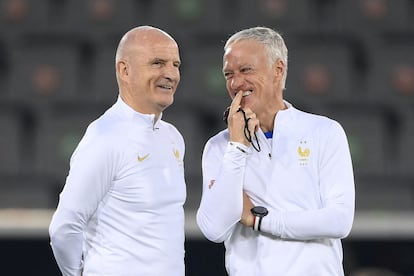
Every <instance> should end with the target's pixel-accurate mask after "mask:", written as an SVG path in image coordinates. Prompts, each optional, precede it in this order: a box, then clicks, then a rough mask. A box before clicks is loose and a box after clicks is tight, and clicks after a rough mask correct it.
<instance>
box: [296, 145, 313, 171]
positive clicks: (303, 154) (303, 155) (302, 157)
mask: <svg viewBox="0 0 414 276" xmlns="http://www.w3.org/2000/svg"><path fill="white" fill-rule="evenodd" d="M306 144H307V141H306V140H301V141H300V142H299V146H298V149H297V152H298V156H299V159H298V160H299V165H301V166H306V165H307V164H308V161H309V157H310V154H311V151H310V149H309V148H308V147H307V145H306Z"/></svg>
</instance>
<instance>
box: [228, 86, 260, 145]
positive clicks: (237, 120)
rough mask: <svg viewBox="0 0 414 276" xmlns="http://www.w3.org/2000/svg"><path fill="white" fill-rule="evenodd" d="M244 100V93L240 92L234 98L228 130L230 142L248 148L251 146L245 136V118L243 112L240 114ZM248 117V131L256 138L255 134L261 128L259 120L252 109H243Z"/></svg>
mask: <svg viewBox="0 0 414 276" xmlns="http://www.w3.org/2000/svg"><path fill="white" fill-rule="evenodd" d="M242 98H243V91H239V92H238V93H237V94H236V96H235V97H234V98H233V101H232V103H231V105H230V110H229V116H228V119H227V123H228V128H229V132H230V141H232V142H238V143H242V144H244V145H246V146H250V142H249V141H248V140H247V138H246V135H245V133H244V132H245V129H244V128H245V124H246V121H245V118H244V115H243V112H240V111H239V109H240V104H241V100H242ZM243 111H244V114H245V116H246V119H247V120H248V121H247V124H248V130H249V132H250V137H253V136H254V132H255V131H257V130H258V128H259V120H258V119H257V118H256V114H255V113H253V111H252V110H251V109H250V108H246V109H243Z"/></svg>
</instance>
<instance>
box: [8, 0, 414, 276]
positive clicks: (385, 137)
mask: <svg viewBox="0 0 414 276" xmlns="http://www.w3.org/2000/svg"><path fill="white" fill-rule="evenodd" d="M144 24H149V25H153V26H157V27H160V28H162V29H164V30H166V31H167V32H169V33H170V34H172V35H173V36H174V37H175V39H176V40H177V42H178V43H179V45H180V50H181V58H182V62H183V64H182V70H181V76H182V80H181V84H180V87H179V91H178V92H177V94H176V98H175V103H174V105H173V106H172V107H170V108H169V109H167V111H166V112H165V114H164V118H165V119H166V120H169V121H172V122H173V123H175V125H176V126H177V127H178V128H179V129H180V130H181V131H182V133H183V135H184V138H185V140H186V145H187V152H186V160H185V161H186V178H187V186H188V191H187V193H188V200H187V203H186V206H185V207H186V213H187V224H186V231H187V241H186V252H187V253H186V265H187V275H189V276H198V275H200V276H203V275H209V276H220V275H225V272H224V265H223V246H222V245H220V244H213V243H211V242H208V241H206V239H204V238H203V237H202V236H201V234H200V232H199V230H198V228H197V226H196V224H195V217H194V214H195V210H196V208H197V206H198V203H199V200H200V196H201V185H202V184H201V164H200V163H201V154H202V149H203V145H204V143H205V142H206V140H207V139H208V138H209V137H210V136H211V135H213V134H214V133H216V132H217V131H218V130H221V129H222V128H224V125H223V123H222V121H221V116H222V112H223V110H224V108H225V107H226V106H227V105H228V104H229V99H228V96H227V92H226V90H225V86H224V79H223V77H222V73H221V66H222V52H223V51H222V48H223V44H224V41H225V40H226V39H227V38H228V37H229V35H230V34H232V33H234V32H235V31H238V30H240V29H242V28H245V27H252V26H258V25H264V26H268V27H273V28H275V29H277V30H279V31H280V32H281V33H282V34H283V35H284V37H285V40H286V43H287V46H288V48H289V69H288V79H287V90H286V92H285V98H286V99H287V100H288V101H290V102H292V103H293V104H294V105H295V106H297V107H298V108H301V109H303V110H306V111H310V112H314V113H319V114H323V115H327V116H330V117H332V118H334V119H337V120H338V121H340V122H341V123H342V125H343V126H344V128H345V130H346V132H347V134H348V138H349V141H350V146H351V151H352V156H353V162H354V167H355V180H356V181H355V183H356V201H357V202H356V204H357V206H356V207H357V208H356V218H355V224H354V227H353V231H352V233H351V235H350V237H349V238H347V239H345V240H344V242H343V244H344V255H345V261H344V266H345V270H346V274H347V275H356V274H355V273H356V272H357V271H358V270H359V269H361V268H365V267H377V268H383V269H389V270H393V271H394V272H396V273H399V274H400V275H414V142H413V141H414V140H413V137H414V1H413V0H313V1H312V0H36V1H35V0H0V248H1V250H0V252H1V253H0V259H1V263H2V268H1V275H59V272H58V269H57V266H56V263H55V261H54V258H53V256H52V253H51V250H50V247H49V240H48V235H47V227H48V224H49V222H50V218H51V215H52V212H53V210H54V208H55V207H56V204H57V200H58V194H59V192H60V190H61V189H62V186H63V184H64V181H65V177H66V174H67V170H68V160H69V157H70V154H71V153H72V151H73V149H74V147H75V146H76V144H77V143H78V141H79V139H80V138H81V136H82V134H83V132H84V130H85V128H86V126H87V124H88V123H89V122H90V121H92V120H93V119H95V118H97V117H98V116H99V115H100V114H101V113H102V112H103V111H104V110H105V109H106V108H107V107H109V106H110V105H112V103H113V102H114V101H115V99H116V97H117V87H116V81H115V73H114V65H113V64H114V54H115V49H116V46H117V43H118V41H119V39H120V38H121V36H122V35H123V34H124V33H125V32H126V31H127V30H129V29H130V28H132V27H134V26H137V25H144ZM223 207H224V206H223ZM224 208H225V207H224ZM275 265H277V262H275Z"/></svg>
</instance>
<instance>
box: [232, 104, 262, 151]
mask: <svg viewBox="0 0 414 276" xmlns="http://www.w3.org/2000/svg"><path fill="white" fill-rule="evenodd" d="M239 111H240V112H241V113H243V117H244V136H245V137H246V139H247V141H249V142H250V144H252V146H253V148H254V149H255V150H256V151H257V152H260V151H261V148H260V144H259V139H257V135H256V131H255V132H254V138H255V140H256V145H255V143H254V141H253V139H252V135H251V134H250V131H249V120H250V119H251V118H247V116H246V112H244V110H243V109H241V108H239V110H237V112H239Z"/></svg>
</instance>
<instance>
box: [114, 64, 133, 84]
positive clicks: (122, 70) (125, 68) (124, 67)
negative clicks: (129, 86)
mask: <svg viewBox="0 0 414 276" xmlns="http://www.w3.org/2000/svg"><path fill="white" fill-rule="evenodd" d="M116 73H117V75H118V77H119V79H121V80H126V79H127V78H128V77H129V74H130V72H129V65H128V62H126V61H124V60H120V61H118V62H117V63H116Z"/></svg>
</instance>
